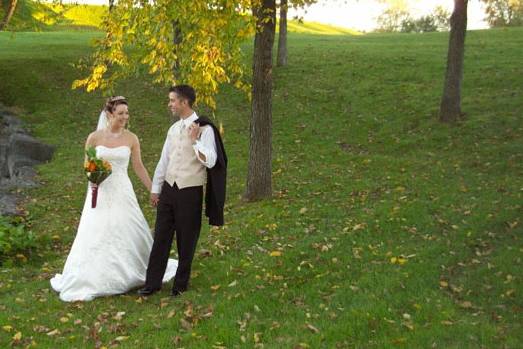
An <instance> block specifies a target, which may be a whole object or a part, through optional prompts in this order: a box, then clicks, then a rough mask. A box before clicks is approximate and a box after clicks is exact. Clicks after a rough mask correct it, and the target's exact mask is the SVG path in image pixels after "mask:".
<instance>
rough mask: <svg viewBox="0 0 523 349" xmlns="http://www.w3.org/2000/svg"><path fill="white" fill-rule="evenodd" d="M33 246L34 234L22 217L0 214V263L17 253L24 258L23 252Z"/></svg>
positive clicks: (31, 248) (34, 245)
mask: <svg viewBox="0 0 523 349" xmlns="http://www.w3.org/2000/svg"><path fill="white" fill-rule="evenodd" d="M35 247H36V238H35V235H34V233H33V232H32V231H31V230H29V229H28V226H27V221H26V220H25V219H24V218H20V217H15V218H8V217H3V216H0V264H1V263H3V262H4V261H5V260H6V259H9V258H11V257H14V256H17V255H18V257H19V258H21V259H25V258H26V257H25V254H26V253H28V252H31V250H33V249H34V248H35Z"/></svg>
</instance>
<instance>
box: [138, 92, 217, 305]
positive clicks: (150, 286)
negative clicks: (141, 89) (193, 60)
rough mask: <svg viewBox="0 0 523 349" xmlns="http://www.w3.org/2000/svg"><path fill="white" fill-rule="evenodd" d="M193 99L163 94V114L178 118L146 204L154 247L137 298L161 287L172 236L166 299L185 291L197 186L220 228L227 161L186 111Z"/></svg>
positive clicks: (212, 131)
mask: <svg viewBox="0 0 523 349" xmlns="http://www.w3.org/2000/svg"><path fill="white" fill-rule="evenodd" d="M195 101H196V93H195V92H194V89H193V88H192V87H191V86H189V85H177V86H173V87H171V88H170V89H169V108H170V110H171V112H172V113H173V114H174V115H175V116H177V117H179V118H180V120H178V121H176V122H175V123H174V124H173V125H172V126H171V128H170V129H169V131H168V132H167V138H166V140H165V144H164V146H163V150H162V155H161V157H160V161H159V162H158V165H157V166H156V171H155V172H154V178H153V185H152V190H151V204H152V205H153V206H155V207H157V213H156V226H155V233H154V243H153V247H152V250H151V255H150V257H149V265H148V267H147V276H146V280H145V287H143V288H141V289H140V290H138V294H140V295H142V296H148V295H151V294H153V293H155V292H157V291H158V290H160V288H161V287H162V279H163V275H164V273H165V269H166V267H167V261H168V259H169V251H170V249H171V245H172V242H173V237H174V235H176V247H177V249H178V258H179V260H178V269H177V270H176V275H175V277H174V284H173V288H172V291H171V295H172V296H174V297H176V296H179V295H180V294H182V293H183V292H184V291H186V290H187V287H188V285H189V278H190V275H191V264H192V260H193V257H194V252H195V250H196V243H197V241H198V237H199V235H200V228H201V222H202V201H203V185H204V183H205V182H207V184H206V190H205V214H206V216H208V217H209V224H211V225H223V206H224V202H225V179H226V170H227V156H226V154H225V149H224V147H223V143H222V139H221V137H220V133H219V132H218V130H217V129H216V127H215V126H214V125H213V124H212V123H211V122H210V120H208V119H206V118H203V117H201V118H199V117H198V116H197V115H196V113H195V111H194V110H193V109H192V107H193V104H194V102H195Z"/></svg>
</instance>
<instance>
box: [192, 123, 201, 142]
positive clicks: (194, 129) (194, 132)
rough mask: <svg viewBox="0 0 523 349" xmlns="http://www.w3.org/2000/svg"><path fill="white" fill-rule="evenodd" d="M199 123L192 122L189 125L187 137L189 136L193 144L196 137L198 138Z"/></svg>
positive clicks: (199, 131)
mask: <svg viewBox="0 0 523 349" xmlns="http://www.w3.org/2000/svg"><path fill="white" fill-rule="evenodd" d="M200 133H201V130H200V125H198V124H197V123H195V122H193V123H192V125H191V126H189V137H190V138H191V141H192V143H193V144H194V143H195V142H196V140H197V139H198V138H200Z"/></svg>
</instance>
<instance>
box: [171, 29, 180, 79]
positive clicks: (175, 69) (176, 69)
mask: <svg viewBox="0 0 523 349" xmlns="http://www.w3.org/2000/svg"><path fill="white" fill-rule="evenodd" d="M173 43H174V46H178V45H179V44H181V43H182V30H181V29H180V23H179V22H178V21H177V20H176V21H173ZM176 50H177V49H176V48H175V51H176ZM179 70H180V59H179V58H178V56H176V59H175V61H174V63H173V73H174V77H175V78H176V75H178V72H179Z"/></svg>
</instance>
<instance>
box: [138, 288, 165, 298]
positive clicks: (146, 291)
mask: <svg viewBox="0 0 523 349" xmlns="http://www.w3.org/2000/svg"><path fill="white" fill-rule="evenodd" d="M158 291H160V289H159V288H153V287H149V286H145V287H143V288H141V289H139V290H138V294H139V295H140V296H150V295H152V294H153V293H156V292H158Z"/></svg>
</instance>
